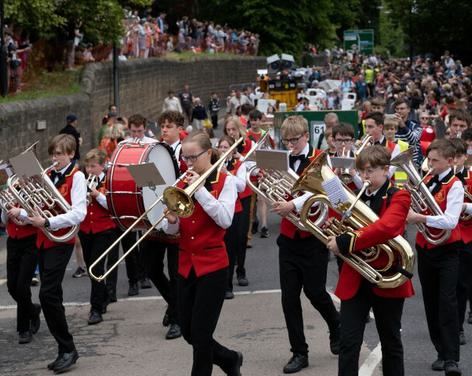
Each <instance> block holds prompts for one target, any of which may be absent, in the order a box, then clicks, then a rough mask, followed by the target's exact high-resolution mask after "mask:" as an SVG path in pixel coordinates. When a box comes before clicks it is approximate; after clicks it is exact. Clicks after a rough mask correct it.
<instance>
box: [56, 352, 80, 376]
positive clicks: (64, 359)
mask: <svg viewBox="0 0 472 376" xmlns="http://www.w3.org/2000/svg"><path fill="white" fill-rule="evenodd" d="M77 359H79V354H78V353H77V351H76V350H74V351H72V352H70V353H64V354H62V356H61V358H60V359H59V360H58V361H57V362H56V365H55V366H54V368H53V370H54V373H55V374H58V373H64V372H66V371H68V370H69V369H70V368H71V367H72V366H73V365H74V364H75V363H76V362H77Z"/></svg>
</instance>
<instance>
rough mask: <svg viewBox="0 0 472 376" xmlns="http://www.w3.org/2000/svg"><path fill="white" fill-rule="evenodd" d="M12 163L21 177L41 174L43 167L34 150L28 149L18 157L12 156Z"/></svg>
mask: <svg viewBox="0 0 472 376" xmlns="http://www.w3.org/2000/svg"><path fill="white" fill-rule="evenodd" d="M10 164H11V165H12V167H13V170H14V171H15V174H16V175H17V176H19V177H27V178H30V177H32V176H41V175H42V173H43V168H42V167H41V165H40V164H39V161H38V158H36V155H35V154H34V151H33V150H31V149H30V150H27V151H26V152H23V153H21V154H19V155H17V156H16V157H13V158H10Z"/></svg>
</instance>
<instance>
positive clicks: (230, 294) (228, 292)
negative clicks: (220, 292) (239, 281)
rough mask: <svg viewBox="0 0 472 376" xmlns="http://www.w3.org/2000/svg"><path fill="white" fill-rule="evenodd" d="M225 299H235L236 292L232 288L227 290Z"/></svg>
mask: <svg viewBox="0 0 472 376" xmlns="http://www.w3.org/2000/svg"><path fill="white" fill-rule="evenodd" d="M225 299H226V300H230V299H234V293H233V292H232V291H231V290H227V291H225Z"/></svg>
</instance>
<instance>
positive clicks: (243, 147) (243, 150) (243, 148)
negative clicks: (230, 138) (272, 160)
mask: <svg viewBox="0 0 472 376" xmlns="http://www.w3.org/2000/svg"><path fill="white" fill-rule="evenodd" d="M251 148H252V141H251V139H250V138H249V137H246V138H245V139H244V141H243V142H242V143H241V144H239V146H238V153H239V154H241V155H242V156H243V157H244V156H245V155H246V154H247V153H249V152H250V151H251Z"/></svg>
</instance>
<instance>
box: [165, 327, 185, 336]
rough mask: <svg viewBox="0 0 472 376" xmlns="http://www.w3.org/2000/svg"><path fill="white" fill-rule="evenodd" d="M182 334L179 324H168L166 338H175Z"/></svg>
mask: <svg viewBox="0 0 472 376" xmlns="http://www.w3.org/2000/svg"><path fill="white" fill-rule="evenodd" d="M180 336H182V332H181V331H180V326H179V325H177V324H170V327H169V330H168V331H167V334H166V339H176V338H179V337H180Z"/></svg>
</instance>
